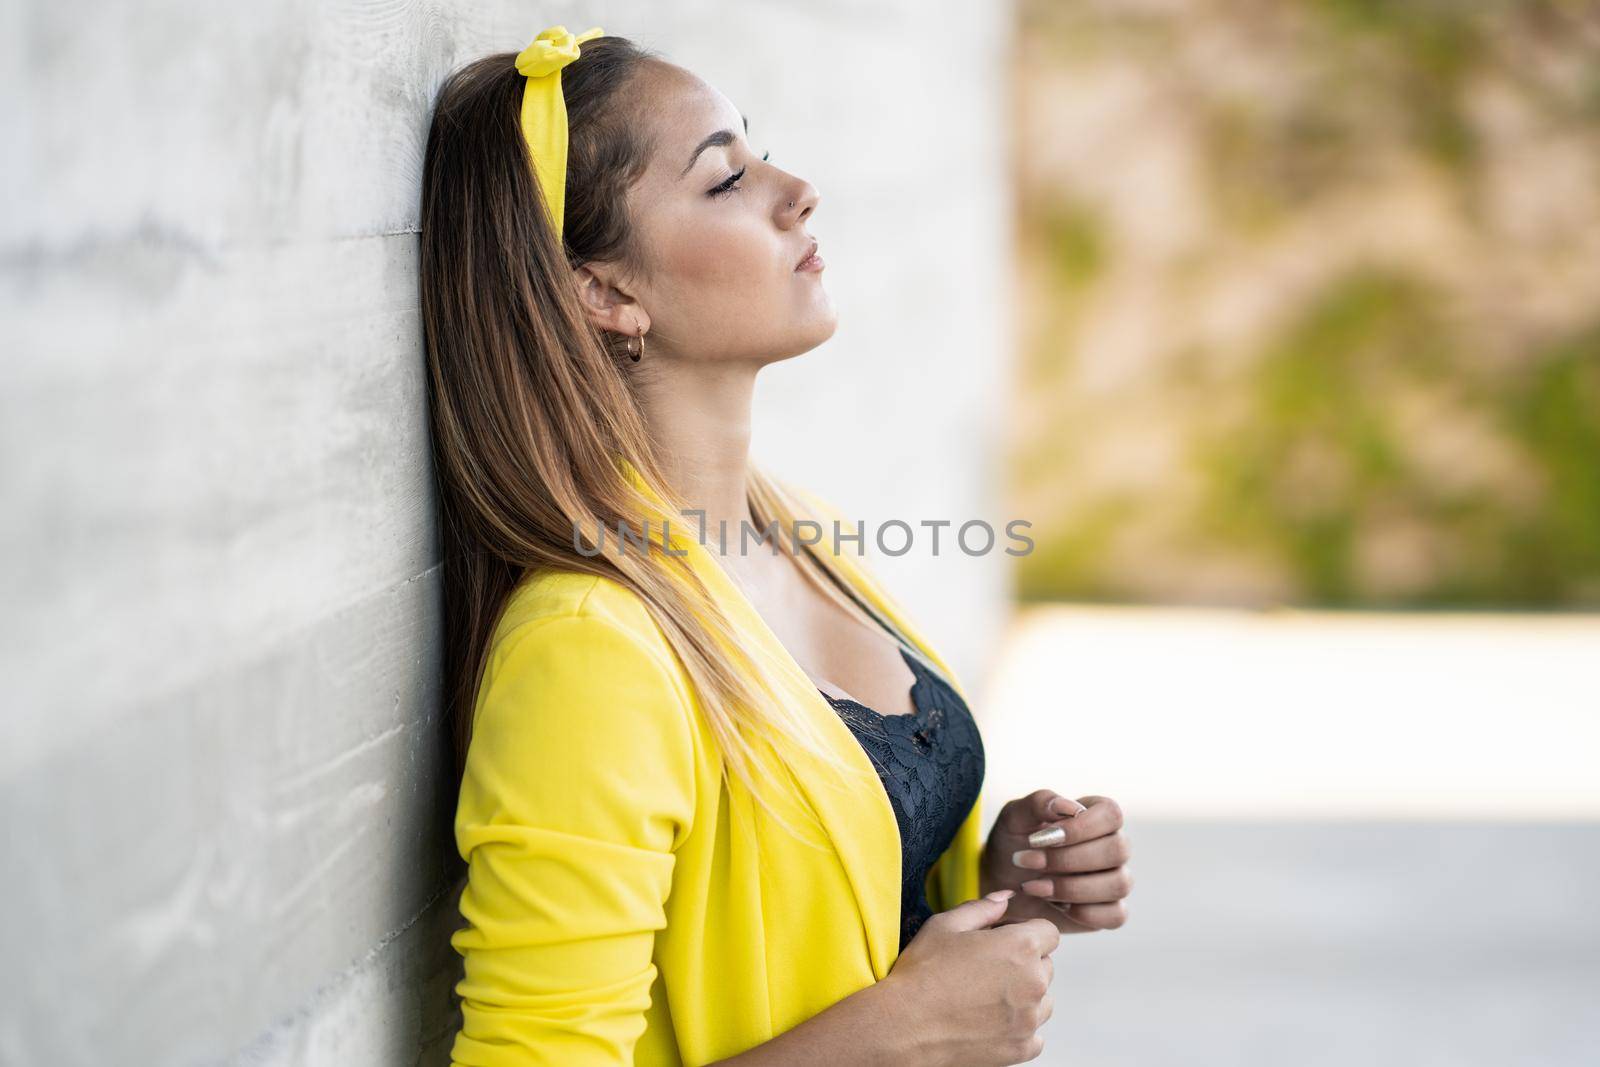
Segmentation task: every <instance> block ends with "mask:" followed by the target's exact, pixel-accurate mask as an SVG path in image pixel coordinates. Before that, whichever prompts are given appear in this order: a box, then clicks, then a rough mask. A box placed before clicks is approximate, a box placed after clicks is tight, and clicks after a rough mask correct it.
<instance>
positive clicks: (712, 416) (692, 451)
mask: <svg viewBox="0 0 1600 1067" xmlns="http://www.w3.org/2000/svg"><path fill="white" fill-rule="evenodd" d="M664 366H665V367H667V368H669V371H668V377H666V378H665V379H663V378H660V377H658V378H655V379H652V380H651V381H649V382H648V383H647V384H646V385H645V387H644V397H643V406H644V414H645V422H646V424H647V425H648V427H649V430H650V439H651V441H652V442H653V443H654V444H655V445H656V446H657V451H658V454H659V456H660V458H661V462H662V465H663V466H664V467H665V471H664V474H665V476H666V478H667V480H668V482H669V483H670V486H669V487H670V488H671V489H672V490H673V491H674V492H675V493H676V494H677V495H678V496H679V497H680V498H681V499H682V500H683V502H684V506H685V507H686V508H691V509H696V510H699V511H702V512H704V519H703V521H704V523H705V526H704V543H705V547H706V548H707V549H708V550H709V551H710V552H711V553H712V554H714V555H723V554H724V553H723V549H724V545H723V542H724V541H726V553H727V554H728V555H733V554H736V553H737V552H738V551H739V541H740V531H741V529H742V525H741V524H743V523H751V524H752V525H753V520H752V518H751V515H750V507H749V503H748V500H747V498H746V496H745V478H746V471H747V469H748V466H749V461H750V414H751V407H752V405H753V402H754V398H755V377H756V371H757V370H758V369H759V368H758V367H756V366H753V365H750V364H745V363H732V362H730V363H720V364H719V363H711V364H707V363H692V362H688V361H684V360H674V361H672V362H671V363H670V364H664ZM701 521H702V519H701V516H699V515H686V516H684V524H685V532H686V533H687V534H688V535H689V536H691V537H694V536H698V535H700V533H701V529H702V527H701V525H700V523H701ZM674 525H675V526H676V524H674ZM724 531H725V532H724Z"/></svg>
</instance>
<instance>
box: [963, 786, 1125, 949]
mask: <svg viewBox="0 0 1600 1067" xmlns="http://www.w3.org/2000/svg"><path fill="white" fill-rule="evenodd" d="M1080 800H1081V801H1082V802H1081V803H1080V802H1079V801H1078V800H1073V799H1072V798H1070V797H1065V796H1062V795H1061V794H1060V793H1057V792H1054V791H1053V790H1049V789H1040V790H1038V791H1036V792H1033V793H1029V794H1028V795H1027V796H1025V797H1018V798H1017V799H1016V800H1012V801H1008V802H1007V803H1006V805H1005V806H1004V807H1002V808H1001V809H1000V814H999V816H997V817H996V819H995V823H994V828H993V829H992V830H990V831H989V840H988V842H987V843H986V844H985V845H984V850H983V861H982V865H981V867H980V868H979V872H980V873H979V888H978V892H979V893H980V894H987V893H991V892H993V891H995V890H997V889H1015V890H1017V893H1016V895H1015V896H1013V897H1012V898H1011V906H1010V907H1009V908H1008V909H1007V910H1006V915H1005V920H1004V921H1006V922H1016V921H1022V920H1026V919H1049V920H1050V921H1051V922H1053V923H1055V926H1056V929H1058V930H1060V931H1061V932H1062V933H1064V934H1082V933H1088V932H1090V931H1092V930H1114V929H1116V928H1117V927H1119V926H1121V925H1122V924H1123V923H1125V922H1127V921H1128V911H1127V906H1126V905H1125V904H1124V903H1123V898H1124V897H1126V896H1127V895H1128V893H1129V891H1130V890H1131V889H1132V888H1133V875H1132V874H1130V873H1129V871H1128V867H1127V863H1128V839H1127V838H1126V837H1125V836H1124V835H1123V832H1122V808H1121V807H1120V806H1119V805H1118V804H1117V802H1116V801H1115V800H1112V799H1111V798H1110V797H1098V796H1086V797H1082V798H1080ZM1053 826H1058V827H1060V828H1061V829H1062V830H1063V831H1065V835H1066V836H1065V837H1064V838H1062V840H1061V841H1060V842H1059V843H1057V844H1054V845H1047V846H1044V847H1034V846H1031V845H1029V844H1028V835H1029V834H1031V833H1033V832H1034V831H1036V830H1043V829H1048V828H1050V827H1053Z"/></svg>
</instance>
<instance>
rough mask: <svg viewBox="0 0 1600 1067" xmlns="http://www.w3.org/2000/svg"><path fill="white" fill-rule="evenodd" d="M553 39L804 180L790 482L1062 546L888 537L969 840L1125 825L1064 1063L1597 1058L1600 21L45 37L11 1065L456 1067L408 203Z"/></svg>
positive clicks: (7, 727) (26, 85)
mask: <svg viewBox="0 0 1600 1067" xmlns="http://www.w3.org/2000/svg"><path fill="white" fill-rule="evenodd" d="M555 23H561V24H564V25H566V26H567V27H568V28H569V29H571V30H573V31H575V32H577V31H581V30H583V29H586V28H588V27H590V26H593V25H599V26H602V27H604V28H605V29H606V30H607V31H608V32H611V33H615V34H620V35H625V36H629V37H634V38H636V39H638V40H640V41H641V42H642V43H644V44H646V45H649V46H651V47H654V48H656V49H658V50H660V51H661V52H662V53H664V54H665V56H666V58H668V59H670V60H672V61H674V62H677V63H680V64H682V65H683V66H686V67H688V68H689V69H691V70H693V71H695V72H696V73H698V74H700V75H701V76H702V77H704V78H705V79H706V80H708V81H710V82H711V83H712V84H714V85H716V86H717V87H718V88H719V89H721V90H722V91H723V92H724V93H726V94H727V95H728V96H729V97H730V98H731V99H732V100H733V101H734V102H735V104H737V105H738V106H739V107H740V109H741V110H742V111H743V112H744V113H745V114H746V115H748V116H749V117H750V120H751V121H750V135H749V136H750V141H751V144H752V147H753V148H755V149H756V150H757V151H763V150H768V151H771V153H772V159H773V162H775V163H777V164H779V165H781V166H784V167H785V168H786V169H789V170H791V171H792V172H794V173H797V174H800V175H802V176H804V177H806V178H807V179H808V180H810V181H811V182H812V183H813V184H814V185H815V186H816V187H817V188H818V189H819V190H820V191H821V194H822V199H821V202H820V204H819V207H818V209H817V211H816V213H815V216H814V220H813V224H812V225H811V226H810V227H809V228H810V229H811V231H812V232H813V233H814V234H815V235H816V236H817V237H818V238H819V239H820V241H821V244H822V246H823V248H824V249H825V250H826V251H825V252H824V255H825V257H826V259H827V263H828V271H827V276H826V281H825V284H827V285H828V287H829V290H830V292H831V293H832V295H833V297H834V302H835V304H836V306H837V307H838V308H839V310H840V328H839V330H838V332H837V333H836V334H835V336H834V338H833V339H831V340H830V341H829V342H828V343H827V344H825V345H823V346H822V347H820V348H819V349H817V350H816V351H814V352H811V353H807V354H806V355H804V356H802V357H800V358H798V359H795V360H790V361H788V362H786V363H783V364H780V365H776V366H773V367H771V368H769V369H768V370H767V371H766V373H765V374H764V375H763V380H762V384H761V387H760V389H759V390H758V396H757V417H756V431H755V437H756V439H755V442H754V445H753V453H754V455H755V457H756V458H757V459H758V460H760V461H762V462H764V463H765V464H766V465H767V466H769V467H770V468H772V469H773V470H775V471H777V472H778V473H780V474H782V475H784V476H787V477H790V478H793V479H794V480H796V481H798V482H800V483H801V484H805V485H807V486H809V487H811V488H813V489H814V490H816V491H818V492H820V493H822V494H823V495H824V496H826V497H828V498H831V500H832V501H833V502H834V503H835V504H836V505H837V506H838V507H839V508H840V509H841V510H842V511H844V512H845V513H846V514H849V515H852V516H858V517H860V518H861V519H863V520H864V521H865V522H866V523H867V524H868V528H869V529H872V528H873V527H874V526H875V524H876V523H879V522H883V521H887V520H890V519H897V520H900V521H903V522H907V523H909V524H911V525H913V526H914V527H915V526H917V524H919V523H921V522H923V521H937V520H946V521H951V522H954V523H956V524H957V525H959V524H960V523H961V522H965V521H968V520H972V519H983V520H986V521H988V522H990V524H991V525H993V526H994V527H995V528H996V529H997V530H1003V529H1004V528H1005V524H1006V523H1007V522H1010V521H1012V520H1016V519H1021V520H1025V521H1027V522H1029V523H1031V527H1030V529H1029V530H1028V533H1029V535H1030V536H1032V537H1033V539H1034V542H1035V544H1034V548H1033V551H1031V552H1030V553H1029V554H1027V555H1024V556H1019V557H1012V556H1008V555H1006V554H1005V553H1004V552H1003V551H994V552H990V553H987V554H984V555H979V556H969V555H966V554H964V553H961V552H959V551H956V550H953V549H952V548H951V547H950V546H949V544H948V543H946V544H945V545H944V546H943V548H942V549H941V550H940V551H939V552H934V551H931V550H930V546H929V542H928V541H927V540H926V538H923V537H919V538H917V540H916V543H915V545H914V547H913V549H912V550H911V551H909V552H906V553H905V554H893V553H891V552H885V551H882V550H881V547H879V546H873V545H870V544H869V548H868V554H869V556H870V557H871V559H870V561H869V563H870V565H871V566H872V567H873V569H875V570H876V571H877V572H878V573H879V574H880V575H881V576H882V577H883V578H884V579H885V581H886V583H887V584H888V585H889V587H890V588H891V589H892V590H893V591H894V592H895V593H896V595H897V597H898V598H899V599H900V600H902V601H903V602H904V603H905V604H906V606H907V607H908V609H909V610H910V613H911V614H912V616H913V617H914V618H916V619H917V620H918V621H919V623H921V625H922V629H923V630H924V631H925V632H926V633H927V634H928V635H929V636H930V637H931V638H933V639H934V641H935V643H936V644H937V645H938V647H939V648H940V650H941V652H942V653H945V655H946V658H947V659H948V660H949V661H950V662H951V663H952V665H953V666H954V667H955V669H956V671H957V673H958V675H959V676H960V678H961V679H962V680H963V682H964V683H965V686H966V688H967V689H968V691H969V694H970V695H972V696H973V698H974V699H973V704H974V710H975V712H976V714H977V716H978V719H979V721H980V723H981V725H982V727H983V731H984V739H985V747H986V754H987V767H988V773H987V778H986V783H985V800H984V802H985V806H986V810H987V812H988V813H989V815H990V816H991V817H992V816H993V814H994V813H995V812H996V811H997V810H998V808H999V806H1000V805H1001V804H1003V803H1004V802H1005V801H1006V800H1008V799H1010V798H1012V797H1015V796H1018V795H1022V794H1024V793H1027V792H1031V791H1032V790H1034V789H1037V788H1041V787H1048V788H1052V789H1055V790H1058V791H1060V792H1063V793H1067V794H1069V795H1072V796H1080V797H1082V796H1092V795H1103V796H1109V797H1112V798H1115V799H1116V800H1117V802H1118V803H1119V804H1120V805H1121V806H1122V808H1123V810H1124V812H1125V815H1126V818H1127V827H1126V833H1127V836H1128V838H1129V840H1130V842H1131V843H1132V847H1133V858H1132V860H1131V862H1130V865H1129V866H1130V869H1131V870H1132V871H1133V873H1134V875H1135V880H1136V885H1135V888H1134V890H1133V893H1132V895H1131V896H1130V898H1129V900H1128V906H1129V922H1128V924H1127V925H1126V926H1124V927H1123V928H1121V929H1119V930H1116V931H1110V932H1101V933H1095V934H1090V935H1084V936H1070V937H1067V938H1064V939H1063V941H1062V944H1061V947H1060V948H1059V949H1058V950H1057V952H1056V954H1055V957H1054V960H1055V966H1056V971H1055V973H1056V980H1055V987H1054V990H1053V994H1054V1004H1055V1014H1054V1017H1053V1018H1052V1019H1051V1020H1050V1022H1049V1023H1047V1024H1046V1028H1045V1031H1044V1032H1045V1036H1046V1047H1045V1052H1044V1054H1043V1056H1042V1057H1040V1059H1039V1060H1038V1061H1037V1062H1040V1063H1047V1064H1063V1065H1065V1064H1069V1063H1070V1064H1075V1065H1106V1067H1167V1065H1190V1064H1196V1065H1207V1067H1210V1065H1224V1064H1226V1065H1234V1064H1239V1065H1252V1067H1254V1065H1258V1064H1259V1065H1267V1064H1272V1065H1274V1067H1276V1065H1282V1064H1295V1065H1321V1064H1334V1063H1338V1064H1341V1065H1344V1064H1349V1063H1352V1062H1354V1063H1371V1064H1386V1065H1387V1064H1396V1065H1398V1064H1405V1065H1441V1067H1443V1065H1479V1064H1482V1065H1491V1064H1492V1065H1497V1067H1498V1065H1504V1064H1517V1065H1519V1067H1520V1065H1533V1064H1538V1065H1545V1064H1548V1065H1561V1067H1568V1065H1586V1064H1592V1063H1595V1062H1596V1061H1597V1053H1596V1051H1595V1050H1596V1049H1600V1012H1596V1011H1595V1009H1594V1008H1593V1001H1594V1000H1595V991H1596V990H1600V917H1597V915H1596V911H1595V908H1594V906H1593V902H1594V901H1595V900H1596V899H1600V829H1597V827H1600V774H1597V768H1600V9H1597V8H1596V7H1595V6H1594V5H1593V4H1592V3H1581V4H1580V3H1563V2H1558V0H1526V2H1517V3H1512V2H1506V0H1480V2H1475V3H1445V2H1442V0H1434V2H1422V0H1388V2H1384V0H1280V2H1277V3H1264V2H1260V0H1121V2H1115V3H1113V2H1086V0H1052V2H1045V0H1007V2H998V3H972V2H970V0H969V2H956V0H927V2H924V3H919V4H909V3H900V2H895V0H860V2H858V3H853V4H849V5H844V4H800V3H796V2H794V0H756V2H750V3H740V4H734V3H729V2H726V0H683V2H675V3H673V4H671V5H655V4H646V3H642V2H632V3H596V4H578V3H531V2H511V0H492V2H487V3H471V4H468V3H464V2H459V0H425V2H421V0H412V2H400V3H395V2H390V0H334V2H331V3H312V2H310V0H298V2H291V3H287V4H280V5H257V6H251V7H238V6H232V5H229V6H222V7H219V6H217V5H205V4H200V3H198V2H194V0H188V2H184V0H174V2H171V3H164V4H160V5H156V4H127V5H109V4H104V3H89V2H84V3H60V2H57V3H49V4H46V3H42V2H31V0H23V2H19V3H14V4H10V5H6V6H5V7H4V9H3V11H0V28H3V29H4V30H5V33H4V35H3V36H4V40H5V44H4V46H3V47H4V48H5V52H6V62H5V64H4V65H3V67H0V84H3V86H4V92H3V93H0V133H3V135H4V137H5V140H6V142H7V143H8V145H9V146H10V149H11V150H10V151H7V152H4V153H0V192H3V193H4V196H3V197H0V204H3V205H4V206H3V208H0V349H3V353H4V355H3V359H0V501H3V504H4V507H3V511H0V514H3V516H4V517H3V519H0V604H3V605H4V609H3V611H0V666H3V670H4V677H5V681H6V691H7V693H8V696H9V698H10V710H9V713H8V714H7V715H6V716H4V717H3V719H0V828H3V831H4V840H5V842H6V845H7V848H6V858H5V868H4V873H5V882H6V886H7V899H6V904H7V906H6V907H5V908H4V909H3V911H0V951H3V952H4V953H5V955H6V956H7V958H8V959H9V960H10V961H11V966H10V967H8V968H7V969H6V970H5V972H4V976H3V977H0V1063H6V1064H9V1063H24V1062H51V1063H56V1064H62V1065H66V1064H96V1065H107V1064H119V1065H120V1064H132V1065H146V1064H161V1065H164V1067H166V1065H174V1067H175V1065H189V1064H252V1065H295V1067H300V1065H322V1064H330V1065H331V1064H340V1065H352V1064H441V1063H447V1062H448V1052H449V1046H450V1042H451V1040H452V1039H453V1036H454V1030H455V1028H456V1026H457V1025H458V1022H459V1017H458V1015H457V1009H456V1005H455V1004H454V1002H453V999H452V988H453V985H454V982H455V981H456V980H457V978H458V977H459V960H458V959H457V957H456V956H455V955H454V952H453V950H452V949H451V947H450V945H449V943H448V936H449V933H450V931H451V930H452V929H454V927H455V925H456V923H457V921H458V915H457V913H456V909H455V896H454V893H455V890H456V889H457V888H458V886H459V881H458V880H459V878H460V876H461V873H462V868H461V864H460V862H459V858H458V857H457V856H456V855H455V851H454V843H453V841H452V839H451V836H450V819H451V816H452V815H453V809H454V804H455V796H454V794H453V792H452V790H451V788H450V781H449V773H448V763H447V749H446V747H445V742H444V732H443V723H442V721H441V717H440V714H439V708H438V703H439V692H438V685H437V677H438V667H439V659H438V657H439V640H438V626H439V618H438V597H439V579H440V572H439V567H438V546H437V542H436V540H435V535H434V531H433V526H432V522H433V513H434V498H433V486H432V480H431V479H432V471H431V467H430V461H429V456H428V439H427V418H426V414H427V413H426V409H425V406H424V405H425V399H426V389H425V382H424V378H423V369H424V364H423V358H422V348H421V339H420V331H419V323H418V316H417V297H416V258H417V210H416V196H417V190H418V183H419V179H420V170H421V155H422V146H423V143H424V139H425V136H426V131H427V123H428V119H429V115H430V112H431V103H432V99H433V94H434V92H435V91H436V89H437V87H438V85H439V83H440V81H441V80H442V79H443V77H444V76H445V75H446V74H447V73H448V72H449V71H450V70H452V69H454V68H455V67H456V66H458V65H459V64H460V63H462V62H465V61H466V60H468V59H471V58H474V57H476V56H478V55H481V54H484V53H486V52H490V51H499V50H511V51H515V50H516V49H519V48H521V47H522V46H523V45H524V44H526V43H527V40H528V39H529V38H531V36H532V35H533V34H534V33H535V32H537V31H538V30H539V29H541V28H543V27H545V26H548V25H551V24H555ZM841 382H847V383H849V384H848V385H847V386H842V385H841V384H840V383H841ZM919 529H920V527H919ZM890 541H891V542H892V543H894V544H898V543H899V542H898V539H897V538H890ZM1005 544H1006V542H1005V541H1003V540H1002V542H1001V545H1002V546H1004V545H1005Z"/></svg>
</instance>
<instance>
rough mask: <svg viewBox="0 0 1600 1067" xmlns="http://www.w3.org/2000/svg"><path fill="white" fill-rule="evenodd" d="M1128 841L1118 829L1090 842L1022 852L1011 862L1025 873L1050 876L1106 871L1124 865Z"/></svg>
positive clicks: (1126, 859) (1126, 858)
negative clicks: (1039, 873)
mask: <svg viewBox="0 0 1600 1067" xmlns="http://www.w3.org/2000/svg"><path fill="white" fill-rule="evenodd" d="M1130 851H1131V850H1130V849H1129V847H1128V839H1127V837H1126V836H1125V835H1124V834H1123V832H1122V831H1121V830H1113V831H1112V832H1111V833H1109V834H1107V835H1106V836H1104V837H1097V838H1095V839H1094V840H1093V841H1080V842H1078V843H1077V844H1075V845H1062V846H1060V847H1059V848H1033V849H1022V850H1020V851H1019V852H1018V853H1017V854H1016V855H1014V856H1013V857H1012V859H1011V862H1012V863H1013V864H1014V865H1015V866H1017V867H1020V868H1022V869H1024V870H1030V871H1041V872H1048V873H1052V874H1066V873H1087V872H1089V871H1109V870H1111V869H1112V868H1115V867H1121V866H1124V865H1125V864H1126V863H1127V862H1128V857H1129V854H1130Z"/></svg>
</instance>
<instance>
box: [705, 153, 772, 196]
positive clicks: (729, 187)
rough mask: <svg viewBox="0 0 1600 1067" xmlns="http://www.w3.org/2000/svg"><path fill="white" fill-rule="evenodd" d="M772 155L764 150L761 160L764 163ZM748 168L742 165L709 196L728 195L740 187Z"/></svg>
mask: <svg viewBox="0 0 1600 1067" xmlns="http://www.w3.org/2000/svg"><path fill="white" fill-rule="evenodd" d="M771 155H772V153H771V152H763V153H761V161H762V162H763V163H765V162H766V161H767V159H768V158H769V157H770V156H771ZM748 169H749V168H748V167H740V168H739V170H738V172H737V173H736V174H732V175H730V176H729V177H728V180H727V181H724V182H722V183H721V184H720V185H718V186H716V187H715V188H714V189H712V190H711V191H710V192H709V193H707V194H706V195H707V196H712V197H718V196H726V195H727V194H729V193H731V192H733V191H734V190H735V189H737V188H739V180H740V179H741V178H743V177H744V172H745V171H746V170H748Z"/></svg>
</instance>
